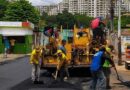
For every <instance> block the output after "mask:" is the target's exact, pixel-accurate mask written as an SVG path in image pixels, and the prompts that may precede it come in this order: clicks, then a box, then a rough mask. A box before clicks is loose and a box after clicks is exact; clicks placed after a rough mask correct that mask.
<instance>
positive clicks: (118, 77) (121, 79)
mask: <svg viewBox="0 0 130 90" xmlns="http://www.w3.org/2000/svg"><path fill="white" fill-rule="evenodd" d="M114 69H115V71H116V75H117V80H119V81H120V82H121V83H122V84H124V85H125V86H128V87H130V82H128V81H125V80H124V79H123V78H122V77H121V76H119V73H118V71H117V69H116V67H114Z"/></svg>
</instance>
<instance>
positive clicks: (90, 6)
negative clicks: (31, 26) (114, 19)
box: [40, 0, 130, 17]
mask: <svg viewBox="0 0 130 90" xmlns="http://www.w3.org/2000/svg"><path fill="white" fill-rule="evenodd" d="M110 6H111V3H110V0H63V1H62V2H60V3H59V4H58V5H49V6H43V7H40V11H42V12H43V11H44V12H47V13H48V12H49V13H51V14H50V15H53V14H54V15H56V14H57V13H62V11H63V10H65V9H66V10H68V12H70V13H72V14H75V13H80V14H86V15H88V16H91V17H97V16H103V17H106V16H107V15H109V14H110ZM118 8H119V4H118V2H115V5H114V13H115V15H116V16H117V15H118V11H119V9H118ZM121 10H122V12H128V11H130V2H128V1H127V0H122V1H121Z"/></svg>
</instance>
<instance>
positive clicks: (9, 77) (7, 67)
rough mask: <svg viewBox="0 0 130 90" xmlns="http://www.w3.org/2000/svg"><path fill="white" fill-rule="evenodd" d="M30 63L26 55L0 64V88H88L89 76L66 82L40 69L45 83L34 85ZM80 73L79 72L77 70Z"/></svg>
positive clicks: (117, 84) (52, 89) (5, 89)
mask: <svg viewBox="0 0 130 90" xmlns="http://www.w3.org/2000/svg"><path fill="white" fill-rule="evenodd" d="M30 73H31V65H30V64H29V63H28V57H25V58H22V59H19V60H16V61H13V62H9V63H6V64H3V65H0V90H90V89H89V88H88V87H89V85H90V80H91V78H89V77H87V78H85V77H71V78H69V80H68V81H66V82H62V83H61V82H59V81H58V80H57V81H55V80H53V79H52V78H51V77H50V75H49V73H47V72H45V71H42V74H41V77H42V78H41V80H44V82H45V84H41V85H34V84H32V82H31V79H30ZM79 73H80V72H79ZM118 87H119V88H120V89H118V90H130V89H129V88H127V87H124V86H123V85H122V84H121V83H115V84H114V87H113V88H115V89H112V90H117V88H118Z"/></svg>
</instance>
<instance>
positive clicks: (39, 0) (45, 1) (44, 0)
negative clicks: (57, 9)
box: [29, 0, 62, 6]
mask: <svg viewBox="0 0 130 90" xmlns="http://www.w3.org/2000/svg"><path fill="white" fill-rule="evenodd" d="M29 1H30V2H31V3H32V5H35V6H37V5H49V4H56V3H59V2H61V1H62V0H29Z"/></svg>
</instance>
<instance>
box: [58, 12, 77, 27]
mask: <svg viewBox="0 0 130 90" xmlns="http://www.w3.org/2000/svg"><path fill="white" fill-rule="evenodd" d="M56 19H57V24H58V26H61V25H62V26H63V28H67V29H72V28H73V26H74V24H75V18H74V15H72V14H71V13H69V12H68V11H67V10H64V11H63V12H62V13H59V14H58V15H57V16H56Z"/></svg>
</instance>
